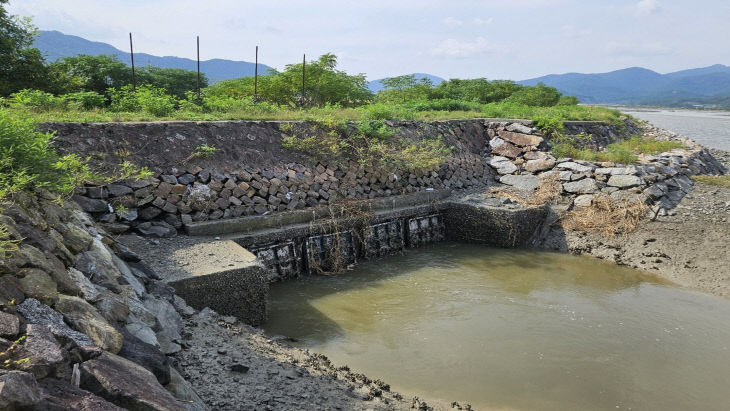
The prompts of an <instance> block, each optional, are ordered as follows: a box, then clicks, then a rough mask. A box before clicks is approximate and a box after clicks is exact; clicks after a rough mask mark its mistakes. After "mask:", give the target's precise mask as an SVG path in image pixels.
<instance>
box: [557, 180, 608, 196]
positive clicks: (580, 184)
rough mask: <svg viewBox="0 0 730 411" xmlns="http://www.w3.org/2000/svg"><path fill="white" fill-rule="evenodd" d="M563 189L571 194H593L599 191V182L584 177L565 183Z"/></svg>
mask: <svg viewBox="0 0 730 411" xmlns="http://www.w3.org/2000/svg"><path fill="white" fill-rule="evenodd" d="M563 190H565V191H566V192H568V193H570V194H593V193H596V192H598V190H599V188H598V183H596V180H594V179H592V178H584V179H582V180H578V181H571V182H570V183H563Z"/></svg>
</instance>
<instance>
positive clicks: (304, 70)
mask: <svg viewBox="0 0 730 411" xmlns="http://www.w3.org/2000/svg"><path fill="white" fill-rule="evenodd" d="M306 69H307V55H306V54H304V57H302V104H304V101H305V98H306V97H305V95H304V78H305V72H306Z"/></svg>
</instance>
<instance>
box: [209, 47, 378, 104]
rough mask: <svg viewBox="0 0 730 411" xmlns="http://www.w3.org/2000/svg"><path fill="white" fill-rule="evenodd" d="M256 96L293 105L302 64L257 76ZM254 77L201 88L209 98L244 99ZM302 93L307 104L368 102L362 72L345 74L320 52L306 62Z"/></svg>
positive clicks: (334, 58)
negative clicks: (316, 57) (204, 88)
mask: <svg viewBox="0 0 730 411" xmlns="http://www.w3.org/2000/svg"><path fill="white" fill-rule="evenodd" d="M258 82H259V83H258V95H259V97H260V98H262V99H263V100H265V101H268V102H271V103H276V104H281V105H296V104H297V103H298V102H299V101H300V99H301V97H302V64H301V63H298V64H289V65H287V66H286V67H285V68H284V71H281V72H279V71H276V70H270V71H269V73H268V74H267V75H265V76H259V79H258ZM253 92H254V78H253V77H243V78H238V79H233V80H225V81H221V82H218V83H216V84H214V85H212V86H210V87H208V88H207V89H206V90H205V94H206V95H208V96H213V97H232V98H248V97H251V96H253V94H254V93H253ZM304 94H305V97H306V100H307V102H308V103H309V104H312V105H316V106H323V105H325V104H337V105H341V106H347V107H352V106H359V105H362V104H365V103H368V102H370V101H372V99H373V94H372V93H371V92H370V90H368V88H367V82H366V80H365V75H364V74H357V75H349V74H347V73H345V72H344V71H341V70H337V56H335V55H334V54H324V55H322V56H320V57H319V59H317V60H314V61H309V62H307V67H306V77H305V87H304Z"/></svg>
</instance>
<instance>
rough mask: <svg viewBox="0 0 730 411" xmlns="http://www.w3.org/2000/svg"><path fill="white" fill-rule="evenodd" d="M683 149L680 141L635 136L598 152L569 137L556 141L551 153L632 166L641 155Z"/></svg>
mask: <svg viewBox="0 0 730 411" xmlns="http://www.w3.org/2000/svg"><path fill="white" fill-rule="evenodd" d="M681 147H683V144H682V143H680V142H678V141H664V140H656V139H652V138H641V137H639V136H633V137H631V138H630V139H628V140H623V141H620V142H618V143H613V144H609V145H608V146H607V147H606V149H605V150H603V151H596V150H592V149H590V148H585V147H584V148H581V147H577V146H576V144H575V143H573V142H571V141H570V138H569V137H562V136H561V137H559V138H557V139H555V142H554V143H553V147H552V150H551V151H552V154H553V156H555V157H556V158H561V157H571V158H574V159H577V160H586V161H599V162H603V161H610V162H613V163H621V164H631V163H633V162H635V161H636V160H637V159H638V155H639V154H658V153H662V152H665V151H671V150H673V149H675V148H681Z"/></svg>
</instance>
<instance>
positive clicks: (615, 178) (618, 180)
mask: <svg viewBox="0 0 730 411" xmlns="http://www.w3.org/2000/svg"><path fill="white" fill-rule="evenodd" d="M643 183H644V181H643V180H642V179H641V177H638V176H632V175H625V174H616V175H612V176H611V178H609V179H608V183H607V184H608V185H609V186H610V187H618V188H620V189H627V188H632V187H637V186H640V185H642V184H643Z"/></svg>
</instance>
